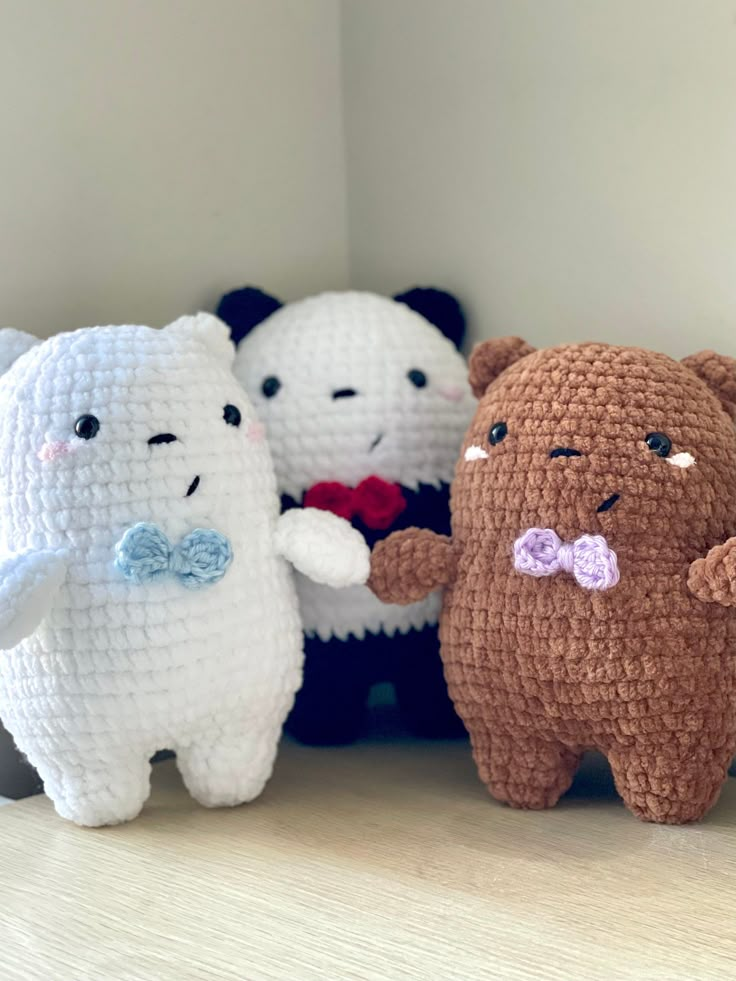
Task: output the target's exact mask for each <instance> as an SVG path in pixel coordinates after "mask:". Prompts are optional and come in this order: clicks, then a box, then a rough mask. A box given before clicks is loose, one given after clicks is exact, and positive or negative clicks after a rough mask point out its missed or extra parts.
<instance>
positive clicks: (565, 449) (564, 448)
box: [549, 446, 583, 460]
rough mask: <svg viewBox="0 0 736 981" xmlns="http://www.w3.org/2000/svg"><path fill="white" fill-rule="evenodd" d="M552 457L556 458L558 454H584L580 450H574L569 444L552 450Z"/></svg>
mask: <svg viewBox="0 0 736 981" xmlns="http://www.w3.org/2000/svg"><path fill="white" fill-rule="evenodd" d="M549 455H550V457H551V458H552V459H553V460H554V458H555V457H557V456H582V455H583V454H582V453H581V452H580V450H573V449H572V448H571V447H569V446H558V447H557V449H555V450H552V451H551V452H550V454H549Z"/></svg>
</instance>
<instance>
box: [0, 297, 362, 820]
mask: <svg viewBox="0 0 736 981" xmlns="http://www.w3.org/2000/svg"><path fill="white" fill-rule="evenodd" d="M26 337H27V335H26ZM24 346H25V347H28V345H24V344H22V343H20V344H19V339H18V332H15V331H12V332H8V331H2V332H0V364H2V363H3V357H4V358H5V364H7V363H8V362H9V361H11V360H12V355H13V353H15V352H17V351H18V350H19V349H23V348H24ZM11 348H12V350H10V349H11ZM6 349H8V350H10V353H7V354H5V353H4V352H5V351H6ZM232 357H233V352H232V347H231V345H230V343H229V340H228V337H227V331H226V328H225V327H224V325H223V324H221V323H220V322H219V321H218V320H216V318H214V317H211V316H209V315H198V316H196V317H186V318H182V319H181V320H180V321H177V322H176V323H175V324H172V325H170V326H169V327H167V328H164V329H163V330H153V329H151V328H148V327H142V326H117V327H95V328H89V329H83V330H79V331H76V332H74V333H69V334H61V335H58V336H56V337H53V338H51V339H50V340H47V341H44V342H43V343H40V344H36V345H35V346H33V347H31V348H30V349H29V350H27V351H26V353H24V354H22V355H21V356H20V357H19V358H18V360H17V361H15V363H14V364H13V365H12V367H10V368H9V370H8V371H7V372H6V374H5V375H3V377H2V378H1V379H0V562H2V565H0V642H1V643H2V644H3V645H4V646H5V647H11V646H12V645H13V644H17V646H15V647H13V648H12V649H9V650H4V651H2V652H1V653H0V717H2V719H3V722H4V723H5V725H6V726H7V728H8V729H9V730H10V731H11V733H12V734H13V736H14V737H15V740H16V742H17V744H18V746H19V748H20V749H21V750H22V751H23V752H24V753H26V754H27V756H28V758H29V759H30V761H31V762H32V763H33V764H34V765H35V766H36V767H37V768H38V770H39V773H40V775H41V777H42V778H43V780H44V784H45V788H46V792H47V793H48V795H49V796H50V797H51V798H52V800H53V801H54V804H55V806H56V809H57V811H58V812H59V813H60V814H61V815H63V816H64V817H67V818H70V819H71V820H73V821H76V822H77V823H79V824H83V825H103V824H114V823H118V822H121V821H125V820H128V819H130V818H133V817H134V816H135V815H136V814H137V813H138V812H139V811H140V809H141V807H142V805H143V803H144V801H145V800H146V798H147V796H148V793H149V773H150V766H149V762H148V761H149V758H150V756H151V755H152V754H153V752H155V751H156V750H157V749H161V748H164V747H166V748H171V749H174V750H176V753H177V759H178V766H179V768H180V770H181V773H182V776H183V778H184V781H185V782H186V785H187V787H188V788H189V790H190V792H191V793H192V795H193V796H194V797H195V798H197V800H199V801H201V802H202V803H203V804H205V805H207V806H219V805H234V804H239V803H241V802H244V801H248V800H251V799H252V798H254V797H256V796H257V795H258V794H259V793H260V792H261V790H262V789H263V786H264V784H265V783H266V781H267V779H268V777H269V776H270V773H271V769H272V766H273V761H274V758H275V755H276V750H277V745H278V741H279V737H280V733H281V726H282V723H283V720H284V718H285V717H286V715H287V713H288V711H289V709H290V707H291V705H292V702H293V698H294V694H295V692H296V690H297V688H298V686H299V684H300V681H301V665H302V632H301V624H300V621H299V615H298V606H297V598H296V593H295V589H294V583H293V576H292V572H291V570H290V569H289V567H288V565H287V562H286V561H285V559H284V558H283V557H282V556H281V554H280V552H279V549H280V547H281V542H280V537H279V536H280V535H281V537H283V532H279V500H278V495H277V492H276V483H275V478H274V473H273V467H272V463H271V459H270V455H269V450H268V446H267V444H266V442H265V440H263V439H262V438H261V432H260V429H259V426H258V424H257V422H256V416H255V412H254V410H253V407H252V405H251V404H250V403H249V401H248V399H247V397H246V396H245V393H244V392H243V391H242V389H241V388H240V386H239V385H238V384H237V382H236V381H235V379H234V377H233V375H232V372H231V363H232ZM227 404H232V405H235V406H237V407H238V408H239V409H240V412H241V414H242V422H241V424H240V426H239V427H236V426H233V425H229V424H228V423H227V422H226V421H225V420H224V418H223V409H224V406H225V405H227ZM84 414H90V415H94V416H96V417H97V418H98V419H99V423H100V426H99V432H98V433H97V435H96V436H95V437H94V438H93V439H89V440H84V439H80V438H79V437H78V436H76V435H75V429H74V426H75V421H76V420H77V418H78V417H80V416H82V415H84ZM161 433H169V434H172V435H175V436H176V440H175V441H169V442H167V443H159V444H156V445H149V443H148V440H149V439H150V438H151V437H152V436H155V435H157V434H161ZM195 477H199V478H200V480H199V485H198V487H197V489H196V491H195V492H194V493H192V494H191V495H190V496H186V494H187V490H188V489H189V488H190V486H191V485H192V482H193V480H194V478H195ZM330 517H333V518H334V516H330ZM137 522H152V523H154V524H157V525H158V526H159V527H160V528H161V529H162V530H163V531H164V532H165V534H166V535H167V536H168V538H169V540H170V541H171V542H172V543H176V542H178V541H180V540H181V538H182V537H183V536H184V535H186V534H188V533H189V532H191V531H192V530H194V529H195V528H206V529H208V528H212V529H215V530H216V531H219V532H221V533H222V534H224V535H226V536H227V538H228V539H229V540H230V543H231V545H232V549H233V554H234V557H233V561H232V564H231V566H230V568H229V569H228V570H227V572H226V574H225V576H224V578H223V579H222V580H221V581H220V582H218V583H216V584H213V585H210V586H207V587H205V588H202V589H200V590H188V589H186V588H184V587H183V586H182V585H181V583H180V582H178V581H177V580H176V578H175V577H173V576H168V575H166V576H163V577H161V578H160V579H158V580H156V581H152V582H148V583H145V584H140V585H134V584H132V583H130V582H128V581H126V580H125V579H124V578H123V577H122V575H121V574H120V572H119V571H118V570H117V569H116V568H115V566H114V549H115V545H116V543H117V542H118V541H119V540H120V539H121V537H122V535H123V533H124V532H125V531H126V529H128V528H130V527H131V526H132V525H134V524H136V523H137ZM346 532H349V533H350V535H349V536H348V537H349V540H348V539H346V538H345V533H346ZM354 534H355V533H354V532H353V531H352V529H350V528H349V527H348V526H347V524H346V523H344V522H341V521H340V520H339V519H337V518H334V521H332V522H330V523H329V525H328V526H322V527H321V536H322V537H321V545H320V541H319V536H316V535H315V533H314V529H313V528H309V529H307V530H306V536H307V539H308V541H309V542H310V543H311V546H312V547H313V548H314V549H315V551H317V550H318V549H319V548H320V547H322V548H324V549H325V550H326V551H329V550H330V549H333V550H334V553H335V554H334V555H333V559H334V561H335V563H336V564H337V565H338V569H337V571H336V572H335V574H334V575H333V576H332V580H331V581H332V582H333V583H334V584H335V585H343V584H349V583H355V582H359V581H364V580H365V571H366V569H367V549H366V546H365V543H364V542H363V541H362V539H361V538H360V536H358V540H356V539H355V537H354ZM292 538H293V539H294V540H293V541H292V542H291V550H292V551H295V552H298V551H299V548H300V547H301V546H300V545H299V544H298V542H299V530H298V529H292ZM335 541H337V544H335ZM361 563H362V564H361ZM333 571H334V570H333ZM329 572H330V570H329V569H328V570H327V571H326V573H325V574H326V575H329Z"/></svg>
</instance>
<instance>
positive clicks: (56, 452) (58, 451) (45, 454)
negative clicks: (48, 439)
mask: <svg viewBox="0 0 736 981" xmlns="http://www.w3.org/2000/svg"><path fill="white" fill-rule="evenodd" d="M73 452H74V449H73V447H72V444H71V443H67V442H64V441H63V440H60V441H58V442H55V443H44V444H43V446H42V447H41V449H40V450H39V451H38V453H37V454H36V456H37V457H38V459H39V460H41V461H42V462H43V463H51V462H52V461H53V460H58V459H60V458H61V457H62V456H69V454H70V453H73Z"/></svg>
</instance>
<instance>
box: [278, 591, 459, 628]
mask: <svg viewBox="0 0 736 981" xmlns="http://www.w3.org/2000/svg"><path fill="white" fill-rule="evenodd" d="M296 585H297V592H298V594H299V604H300V608H301V614H302V623H303V625H304V631H305V633H307V634H310V635H315V634H316V635H317V636H318V637H319V638H321V639H322V640H329V639H330V637H338V638H339V639H340V640H345V639H347V637H348V636H349V635H351V634H352V635H353V636H354V637H357V638H358V639H360V638H362V637H363V636H364V635H365V634H366V633H373V634H377V633H381V632H383V633H385V634H388V635H389V636H391V635H393V634H395V633H406V632H407V631H408V630H411V629H415V630H420V629H421V628H422V627H426V626H428V625H432V624H436V623H437V621H438V619H439V614H440V607H441V605H442V596H441V594H440V593H432V594H430V595H429V596H428V597H427V598H426V599H423V600H421V601H420V602H419V603H411V604H410V605H409V606H398V605H396V604H393V603H382V602H381V601H380V600H379V599H377V598H376V597H375V596H374V595H373V593H372V592H371V591H370V589H368V587H367V586H350V587H348V588H347V589H340V590H335V589H330V588H329V586H320V585H319V584H318V583H315V582H312V581H311V580H310V579H306V578H305V577H304V576H300V575H297V577H296Z"/></svg>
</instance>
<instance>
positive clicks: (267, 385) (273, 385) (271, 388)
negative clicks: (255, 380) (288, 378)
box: [261, 375, 281, 399]
mask: <svg viewBox="0 0 736 981" xmlns="http://www.w3.org/2000/svg"><path fill="white" fill-rule="evenodd" d="M280 388H281V382H280V381H279V380H278V378H277V377H276V375H269V376H268V378H264V379H263V384H262V385H261V391H262V392H263V394H264V395H265V396H266V398H267V399H272V398H273V397H274V395H275V394H276V393H277V392H278V390H279V389H280Z"/></svg>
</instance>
